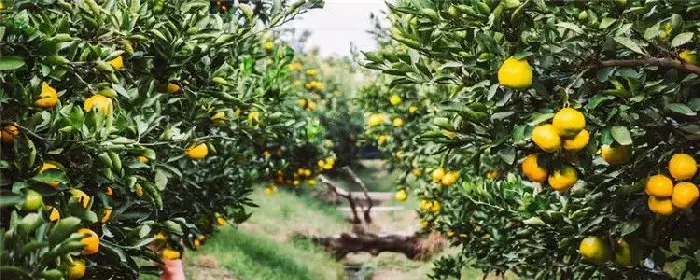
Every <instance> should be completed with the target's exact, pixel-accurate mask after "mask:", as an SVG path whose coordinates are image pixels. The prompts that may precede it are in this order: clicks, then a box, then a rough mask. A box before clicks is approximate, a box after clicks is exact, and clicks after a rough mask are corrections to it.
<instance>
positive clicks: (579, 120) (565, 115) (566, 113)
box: [552, 108, 586, 139]
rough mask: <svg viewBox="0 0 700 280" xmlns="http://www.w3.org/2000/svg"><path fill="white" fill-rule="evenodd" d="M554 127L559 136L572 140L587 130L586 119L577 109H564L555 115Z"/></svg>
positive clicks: (553, 119)
mask: <svg viewBox="0 0 700 280" xmlns="http://www.w3.org/2000/svg"><path fill="white" fill-rule="evenodd" d="M552 126H554V129H556V130H557V134H559V136H561V137H564V138H567V139H570V138H573V137H575V136H576V135H577V134H578V133H579V132H581V130H582V129H584V128H586V117H585V116H583V113H581V112H579V111H577V110H576V109H572V108H563V109H561V110H559V112H557V113H556V114H554V118H552Z"/></svg>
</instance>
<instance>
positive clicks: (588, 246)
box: [578, 236, 610, 263]
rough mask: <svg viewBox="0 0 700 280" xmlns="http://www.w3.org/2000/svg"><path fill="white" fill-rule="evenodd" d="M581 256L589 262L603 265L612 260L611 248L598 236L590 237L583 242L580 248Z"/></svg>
mask: <svg viewBox="0 0 700 280" xmlns="http://www.w3.org/2000/svg"><path fill="white" fill-rule="evenodd" d="M578 251H579V254H581V256H582V257H583V258H585V259H586V260H588V261H591V262H594V263H601V262H604V261H606V260H608V259H609V258H610V248H609V246H608V244H607V243H605V240H603V239H602V238H600V237H596V236H589V237H586V238H584V239H583V240H581V243H580V244H579V247H578Z"/></svg>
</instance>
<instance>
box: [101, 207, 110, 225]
mask: <svg viewBox="0 0 700 280" xmlns="http://www.w3.org/2000/svg"><path fill="white" fill-rule="evenodd" d="M111 217H112V209H104V211H103V212H102V218H101V219H100V223H103V224H105V223H107V221H109V218H111Z"/></svg>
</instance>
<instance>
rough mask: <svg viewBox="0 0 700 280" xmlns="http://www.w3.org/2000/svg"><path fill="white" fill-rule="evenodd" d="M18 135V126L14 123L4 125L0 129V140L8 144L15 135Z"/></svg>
mask: <svg viewBox="0 0 700 280" xmlns="http://www.w3.org/2000/svg"><path fill="white" fill-rule="evenodd" d="M18 135H19V128H17V126H16V125H15V124H14V123H10V124H7V125H4V126H3V127H2V129H0V141H2V143H5V144H10V143H11V142H12V141H13V140H15V137H17V136H18Z"/></svg>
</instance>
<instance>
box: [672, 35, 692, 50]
mask: <svg viewBox="0 0 700 280" xmlns="http://www.w3.org/2000/svg"><path fill="white" fill-rule="evenodd" d="M692 39H693V32H684V33H681V34H678V35H676V37H673V40H672V41H671V46H673V47H678V46H680V45H683V44H685V43H688V42H690V40H692Z"/></svg>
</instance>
